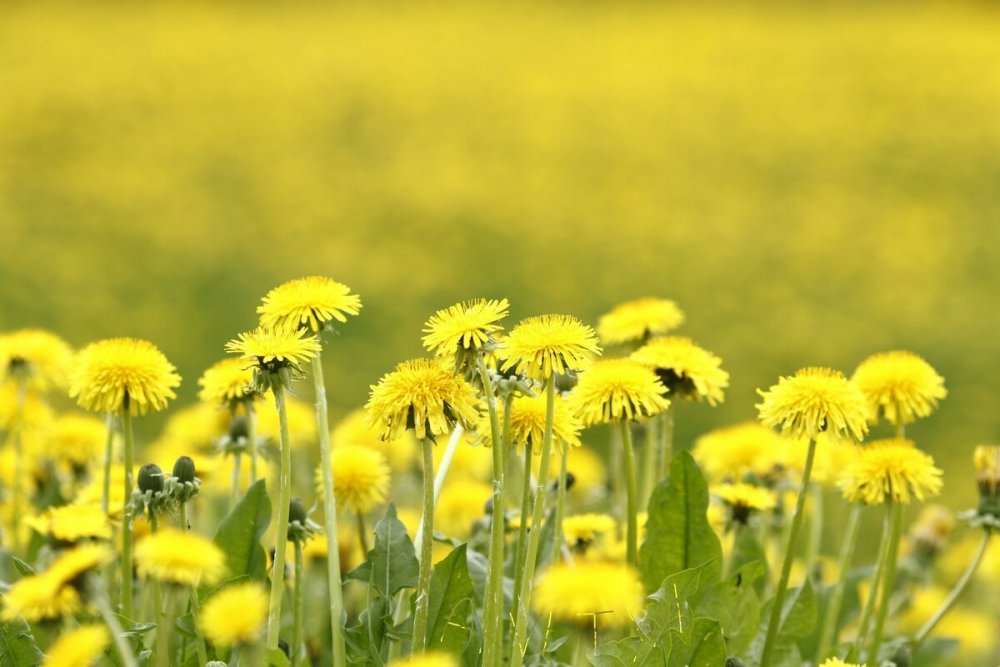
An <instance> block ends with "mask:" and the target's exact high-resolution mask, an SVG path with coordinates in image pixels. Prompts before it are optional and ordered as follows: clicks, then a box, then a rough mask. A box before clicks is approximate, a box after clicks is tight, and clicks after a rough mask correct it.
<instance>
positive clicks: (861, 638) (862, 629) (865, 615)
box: [846, 512, 892, 662]
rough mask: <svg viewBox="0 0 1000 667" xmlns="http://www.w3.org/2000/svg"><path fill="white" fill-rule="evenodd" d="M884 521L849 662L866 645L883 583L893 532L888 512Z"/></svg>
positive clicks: (848, 655) (848, 656)
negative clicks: (869, 584) (869, 627)
mask: <svg viewBox="0 0 1000 667" xmlns="http://www.w3.org/2000/svg"><path fill="white" fill-rule="evenodd" d="M883 523H884V526H883V528H882V538H881V540H880V541H879V545H878V561H877V563H876V565H875V572H874V574H872V582H871V586H870V588H869V592H868V599H867V600H865V606H864V608H862V610H861V616H860V617H859V618H858V635H857V637H856V638H855V640H854V643H853V644H852V646H851V650H850V651H849V652H848V654H847V658H846V659H847V660H848V661H849V662H855V661H857V659H858V657H859V656H860V655H861V647H862V646H863V645H864V643H865V639H867V638H868V624H869V623H870V622H871V617H872V613H873V612H874V611H875V603H876V601H877V600H878V597H879V596H878V592H879V587H880V586H881V584H882V578H883V575H884V574H885V562H886V554H887V553H888V551H889V535H890V533H891V532H892V526H891V521H890V516H889V513H888V512H887V513H886V515H885V521H884V522H883Z"/></svg>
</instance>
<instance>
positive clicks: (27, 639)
mask: <svg viewBox="0 0 1000 667" xmlns="http://www.w3.org/2000/svg"><path fill="white" fill-rule="evenodd" d="M41 662H42V652H41V651H40V650H38V646H36V645H35V637H34V636H33V635H32V634H31V628H29V627H28V624H27V623H25V622H24V619H17V620H16V621H10V622H8V623H4V624H2V625H0V666H2V667H7V666H8V665H9V666H10V667H22V666H24V667H28V665H38V664H41Z"/></svg>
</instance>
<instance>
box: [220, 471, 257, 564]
mask: <svg viewBox="0 0 1000 667" xmlns="http://www.w3.org/2000/svg"><path fill="white" fill-rule="evenodd" d="M270 522H271V499H270V498H268V496H267V489H266V487H265V486H264V480H262V479H260V480H257V481H256V482H254V483H253V484H251V485H250V488H249V489H247V492H246V495H244V496H243V497H242V498H241V499H240V501H239V502H238V503H236V507H234V508H233V511H232V512H230V513H229V514H228V515H226V517H225V518H224V519H223V520H222V523H221V524H219V530H218V531H217V532H216V533H215V540H214V541H215V543H216V544H217V545H218V546H219V547H220V548H221V549H222V551H223V552H224V553H225V555H226V567H227V568H228V569H229V574H230V575H232V576H234V577H240V576H247V577H249V578H250V579H253V580H255V581H265V580H266V579H267V553H266V552H265V551H264V547H263V546H261V543H260V540H261V537H263V535H264V531H266V530H267V526H268V524H269V523H270Z"/></svg>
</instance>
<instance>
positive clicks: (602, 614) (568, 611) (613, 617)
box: [531, 560, 643, 628]
mask: <svg viewBox="0 0 1000 667" xmlns="http://www.w3.org/2000/svg"><path fill="white" fill-rule="evenodd" d="M642 603H643V594H642V584H641V583H640V582H639V575H638V573H637V572H636V571H635V570H634V569H633V568H632V567H630V566H628V565H623V564H619V563H607V562H601V561H587V560H582V561H577V562H576V563H575V565H568V564H565V563H558V564H555V565H552V566H551V567H549V568H548V569H547V570H545V572H543V573H542V575H541V577H540V579H539V581H538V584H537V586H536V587H535V592H534V594H533V595H532V597H531V605H532V607H534V608H535V611H537V612H538V613H540V614H541V615H542V616H543V617H548V616H551V617H552V620H554V621H566V622H569V623H575V624H578V625H583V626H588V627H592V626H593V624H594V615H595V614H596V615H597V624H598V625H600V626H603V627H617V628H621V627H625V626H627V625H629V624H630V623H631V622H632V620H633V619H634V618H635V617H636V616H637V615H638V614H639V612H640V611H641V609H642Z"/></svg>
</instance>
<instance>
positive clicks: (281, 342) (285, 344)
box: [226, 327, 320, 373]
mask: <svg viewBox="0 0 1000 667" xmlns="http://www.w3.org/2000/svg"><path fill="white" fill-rule="evenodd" d="M226 351H227V352H232V353H234V354H238V355H240V359H241V360H242V361H243V362H246V364H247V365H250V366H256V367H257V368H258V369H260V370H262V371H266V372H269V373H273V372H277V371H280V370H282V369H286V368H290V367H298V365H299V364H302V363H305V362H307V361H309V360H311V359H312V358H313V357H315V356H316V354H317V353H318V352H319V351H320V345H319V342H318V341H317V340H316V337H315V336H313V335H311V334H309V333H307V332H306V331H303V330H301V329H292V330H287V329H269V328H265V327H257V328H256V329H254V330H252V331H247V332H244V333H241V334H240V335H239V337H237V338H236V339H235V340H231V341H229V342H228V343H226Z"/></svg>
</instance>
